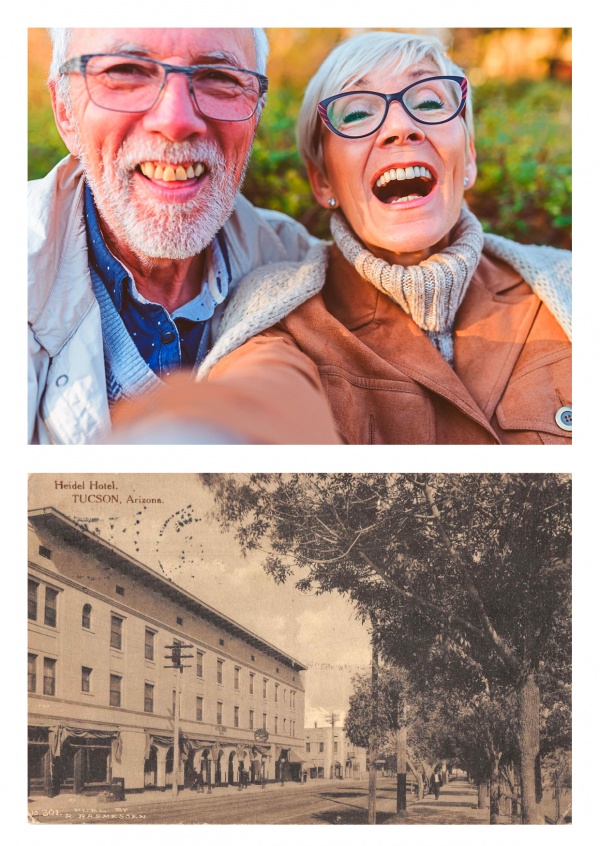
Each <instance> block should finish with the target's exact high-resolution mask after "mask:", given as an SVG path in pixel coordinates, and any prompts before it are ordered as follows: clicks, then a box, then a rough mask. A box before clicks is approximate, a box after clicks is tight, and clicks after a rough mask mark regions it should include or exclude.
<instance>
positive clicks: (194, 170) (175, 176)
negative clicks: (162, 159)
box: [140, 162, 204, 182]
mask: <svg viewBox="0 0 600 846" xmlns="http://www.w3.org/2000/svg"><path fill="white" fill-rule="evenodd" d="M140 170H141V171H142V173H143V174H144V176H147V177H148V179H159V180H162V182H185V181H186V180H187V179H193V178H194V177H195V176H202V174H203V173H204V165H203V164H200V163H198V164H191V165H188V166H187V167H184V166H183V165H165V166H164V167H163V166H162V165H155V164H154V162H142V163H141V165H140Z"/></svg>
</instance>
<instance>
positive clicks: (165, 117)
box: [144, 73, 206, 141]
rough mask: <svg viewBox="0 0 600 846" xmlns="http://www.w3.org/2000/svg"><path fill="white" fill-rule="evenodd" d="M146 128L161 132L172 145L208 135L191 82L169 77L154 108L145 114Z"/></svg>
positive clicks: (171, 74) (182, 76)
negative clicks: (175, 142) (194, 98)
mask: <svg viewBox="0 0 600 846" xmlns="http://www.w3.org/2000/svg"><path fill="white" fill-rule="evenodd" d="M144 128H145V129H147V130H148V131H149V132H160V133H161V135H164V136H165V138H168V139H169V140H170V141H183V140H185V139H186V138H189V137H190V135H196V134H199V133H200V134H202V133H204V132H205V131H206V119H205V118H204V117H203V115H201V114H200V112H199V111H198V109H197V107H196V104H195V102H194V100H193V99H192V94H191V91H190V86H189V82H188V78H187V77H186V76H185V74H182V73H170V74H169V75H168V76H167V79H166V81H165V84H164V86H163V89H162V91H161V92H160V96H159V98H158V100H157V101H156V103H155V104H154V106H153V107H152V108H151V109H150V110H149V111H147V112H146V113H145V114H144Z"/></svg>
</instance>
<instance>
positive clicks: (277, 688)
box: [275, 684, 279, 702]
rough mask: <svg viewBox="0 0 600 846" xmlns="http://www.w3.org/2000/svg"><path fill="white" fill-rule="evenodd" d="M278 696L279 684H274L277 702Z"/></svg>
mask: <svg viewBox="0 0 600 846" xmlns="http://www.w3.org/2000/svg"><path fill="white" fill-rule="evenodd" d="M278 697H279V685H278V684H276V685H275V702H277V699H278Z"/></svg>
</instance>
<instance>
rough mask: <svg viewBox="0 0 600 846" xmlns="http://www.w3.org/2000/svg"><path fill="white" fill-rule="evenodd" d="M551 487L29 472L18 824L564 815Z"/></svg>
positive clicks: (567, 628) (378, 478)
mask: <svg viewBox="0 0 600 846" xmlns="http://www.w3.org/2000/svg"><path fill="white" fill-rule="evenodd" d="M570 489H571V479H570V477H569V476H567V475H561V474H466V473H465V474H431V473H423V474H384V473H375V474H308V473H307V474H295V475H292V474H289V475H279V474H270V475H257V474H254V475H243V474H169V473H161V474H141V473H136V474H133V473H117V474H95V473H92V474H73V473H65V474H57V473H52V474H50V473H45V474H34V475H32V476H31V477H30V483H29V502H28V527H29V551H28V631H29V634H28V703H29V707H28V785H27V786H28V798H27V803H28V814H29V820H30V822H31V823H32V824H53V823H54V824H56V823H60V824H72V825H77V824H130V825H136V824H139V825H146V824H155V823H159V824H161V823H162V824H164V823H212V824H261V825H265V824H266V825H290V824H291V825H337V824H342V825H348V824H350V825H354V824H358V825H362V824H365V825H366V824H377V825H381V824H388V825H389V824H394V825H403V824H408V825H415V824H417V825H423V824H426V825H439V824H444V825H453V824H459V825H489V824H492V825H494V824H512V825H514V824H539V823H542V824H543V823H549V824H569V823H570V821H571V648H570V647H571V613H570V595H571V594H570V590H571V570H570V565H571V553H570V549H571V491H570Z"/></svg>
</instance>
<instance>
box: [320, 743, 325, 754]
mask: <svg viewBox="0 0 600 846" xmlns="http://www.w3.org/2000/svg"><path fill="white" fill-rule="evenodd" d="M324 751H325V744H324V743H323V741H321V743H319V752H324Z"/></svg>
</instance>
